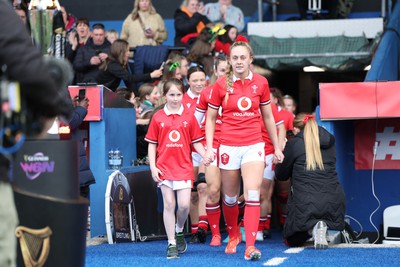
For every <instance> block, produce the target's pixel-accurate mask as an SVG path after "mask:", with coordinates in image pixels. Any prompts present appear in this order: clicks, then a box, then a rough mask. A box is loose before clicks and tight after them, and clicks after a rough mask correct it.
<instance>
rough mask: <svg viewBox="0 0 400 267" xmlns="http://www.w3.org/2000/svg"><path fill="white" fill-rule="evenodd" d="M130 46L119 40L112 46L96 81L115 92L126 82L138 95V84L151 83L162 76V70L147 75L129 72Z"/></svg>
mask: <svg viewBox="0 0 400 267" xmlns="http://www.w3.org/2000/svg"><path fill="white" fill-rule="evenodd" d="M129 54H130V52H129V44H128V42H127V41H125V40H122V39H118V40H116V41H115V42H114V43H113V44H112V45H111V49H110V52H109V56H107V57H106V58H105V61H104V62H103V63H102V64H101V66H100V70H99V72H98V74H97V76H96V81H97V83H99V84H103V85H104V86H106V87H108V88H109V89H111V90H112V91H115V90H116V89H117V88H118V86H119V85H120V83H121V81H124V83H125V86H126V87H127V88H128V89H129V90H130V91H133V92H134V93H135V95H137V88H136V85H135V83H136V82H143V81H151V79H155V78H159V77H161V75H162V68H160V69H157V70H154V71H153V72H151V73H147V74H138V75H136V74H132V73H130V72H129V71H128V67H127V66H128V58H129Z"/></svg>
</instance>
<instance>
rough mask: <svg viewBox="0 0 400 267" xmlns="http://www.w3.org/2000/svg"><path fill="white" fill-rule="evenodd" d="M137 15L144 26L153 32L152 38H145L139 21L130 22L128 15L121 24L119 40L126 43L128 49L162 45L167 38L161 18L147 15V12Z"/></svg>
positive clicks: (130, 18)
mask: <svg viewBox="0 0 400 267" xmlns="http://www.w3.org/2000/svg"><path fill="white" fill-rule="evenodd" d="M139 15H140V16H141V18H142V21H143V24H144V26H145V27H148V28H151V29H152V30H153V31H154V32H155V36H154V38H147V37H146V36H145V35H144V29H143V28H142V25H141V24H140V22H139V19H135V20H132V15H131V14H129V15H128V16H127V17H126V19H125V20H124V23H123V24H122V32H121V39H123V40H126V41H128V43H129V47H136V46H141V45H160V44H162V43H163V42H164V41H165V40H166V39H167V37H168V33H167V29H166V28H165V23H164V20H163V19H162V17H161V16H160V15H159V14H158V13H156V14H149V12H139Z"/></svg>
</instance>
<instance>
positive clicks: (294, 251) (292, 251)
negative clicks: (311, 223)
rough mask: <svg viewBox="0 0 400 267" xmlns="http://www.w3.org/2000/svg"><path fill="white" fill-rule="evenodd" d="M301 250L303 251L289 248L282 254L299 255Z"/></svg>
mask: <svg viewBox="0 0 400 267" xmlns="http://www.w3.org/2000/svg"><path fill="white" fill-rule="evenodd" d="M303 250H304V248H289V249H287V250H285V251H284V253H288V254H295V253H300V252H302V251H303Z"/></svg>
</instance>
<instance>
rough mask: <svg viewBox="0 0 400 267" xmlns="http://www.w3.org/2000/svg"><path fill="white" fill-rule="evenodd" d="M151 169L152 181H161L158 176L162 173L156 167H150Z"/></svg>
mask: <svg viewBox="0 0 400 267" xmlns="http://www.w3.org/2000/svg"><path fill="white" fill-rule="evenodd" d="M150 171H151V177H152V178H153V180H154V182H156V183H159V182H162V181H163V179H161V178H160V176H163V175H164V174H163V173H162V172H161V171H160V169H158V168H157V167H155V166H154V167H150Z"/></svg>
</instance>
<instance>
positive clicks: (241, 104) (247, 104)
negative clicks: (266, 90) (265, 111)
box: [237, 96, 251, 111]
mask: <svg viewBox="0 0 400 267" xmlns="http://www.w3.org/2000/svg"><path fill="white" fill-rule="evenodd" d="M237 106H238V108H239V110H241V111H247V110H249V109H250V108H251V100H250V98H248V97H245V96H243V97H241V98H239V100H238V102H237Z"/></svg>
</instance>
